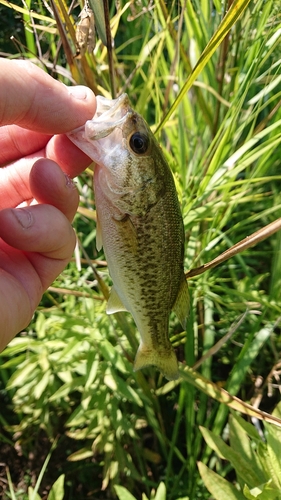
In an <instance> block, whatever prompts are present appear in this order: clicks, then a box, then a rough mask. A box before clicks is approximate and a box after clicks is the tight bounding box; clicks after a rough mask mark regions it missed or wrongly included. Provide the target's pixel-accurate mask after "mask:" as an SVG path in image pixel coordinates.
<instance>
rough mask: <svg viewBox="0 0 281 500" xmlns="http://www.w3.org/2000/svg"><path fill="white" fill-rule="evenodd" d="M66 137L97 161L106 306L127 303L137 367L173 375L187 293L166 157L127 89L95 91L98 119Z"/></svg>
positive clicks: (124, 306)
mask: <svg viewBox="0 0 281 500" xmlns="http://www.w3.org/2000/svg"><path fill="white" fill-rule="evenodd" d="M68 137H69V138H70V139H71V141H72V142H74V144H76V146H78V148H80V149H81V150H82V151H83V152H84V153H86V154H87V155H88V156H89V157H90V158H91V159H92V160H93V161H94V162H95V164H96V165H95V172H94V190H95V203H96V211H97V248H98V250H99V249H100V248H101V247H102V246H103V248H104V253H105V256H106V259H107V263H108V269H109V273H110V276H111V278H112V281H113V287H112V289H111V294H110V297H109V300H108V304H107V313H108V314H112V313H115V312H117V311H125V310H126V311H129V312H130V313H131V314H132V316H133V318H134V320H135V323H136V325H137V328H138V330H139V332H140V337H141V341H140V346H139V348H138V351H137V354H136V358H135V363H134V370H139V369H140V368H143V367H145V366H148V365H154V366H156V367H157V368H158V369H159V370H160V371H161V372H162V373H163V375H164V376H165V377H166V378H167V379H169V380H172V379H176V378H177V377H178V362H177V358H176V355H175V352H174V349H173V347H172V344H171V342H170V340H169V316H170V313H171V311H172V310H174V311H175V312H176V314H177V316H178V318H179V320H180V322H181V323H182V326H183V327H184V328H185V322H186V317H187V313H188V302H189V294H188V289H187V283H186V280H185V276H184V270H183V259H184V228H183V221H182V216H181V211H180V206H179V202H178V198H177V193H176V188H175V184H174V180H173V176H172V173H171V171H170V168H169V166H168V164H167V161H166V159H165V157H164V155H163V153H162V151H161V149H160V147H159V145H158V144H157V142H156V140H155V137H154V135H153V133H152V132H151V130H150V129H149V127H148V125H147V123H146V122H145V120H144V119H143V118H142V117H141V116H140V115H139V114H138V113H136V112H135V111H133V109H132V108H131V107H130V102H129V99H128V96H127V95H126V94H123V95H121V96H120V97H119V98H118V99H115V100H109V99H105V98H104V97H101V96H98V97H97V111H96V114H95V116H94V118H93V119H92V120H89V121H87V122H86V124H85V126H83V127H80V128H79V129H76V130H74V131H73V132H71V133H69V134H68Z"/></svg>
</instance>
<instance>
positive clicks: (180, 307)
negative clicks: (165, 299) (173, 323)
mask: <svg viewBox="0 0 281 500" xmlns="http://www.w3.org/2000/svg"><path fill="white" fill-rule="evenodd" d="M189 307H190V297H189V291H188V285H187V281H186V279H185V276H184V275H183V278H182V282H181V285H180V289H179V292H178V296H177V298H176V300H175V303H174V305H173V308H172V309H173V311H174V312H175V313H176V315H177V317H178V319H179V321H180V323H181V325H182V327H183V328H184V329H186V319H187V316H188V312H189Z"/></svg>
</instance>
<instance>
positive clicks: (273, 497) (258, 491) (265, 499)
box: [243, 480, 281, 500]
mask: <svg viewBox="0 0 281 500" xmlns="http://www.w3.org/2000/svg"><path fill="white" fill-rule="evenodd" d="M271 483H272V481H271V480H269V481H268V482H267V483H265V484H261V485H260V486H256V487H255V488H252V489H251V490H250V489H249V488H248V486H247V485H245V486H244V488H243V493H244V495H245V497H246V498H248V499H249V500H256V499H258V500H280V499H281V491H280V490H279V491H278V490H276V489H274V488H272V487H271Z"/></svg>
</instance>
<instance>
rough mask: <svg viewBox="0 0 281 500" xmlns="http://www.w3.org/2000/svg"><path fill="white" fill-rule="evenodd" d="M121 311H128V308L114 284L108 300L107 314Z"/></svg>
mask: <svg viewBox="0 0 281 500" xmlns="http://www.w3.org/2000/svg"><path fill="white" fill-rule="evenodd" d="M119 311H127V309H126V307H125V306H124V304H123V302H122V300H121V299H120V297H119V295H118V293H117V292H116V290H115V288H114V286H113V287H112V288H111V291H110V295H109V299H108V302H107V306H106V312H107V314H114V313H116V312H119Z"/></svg>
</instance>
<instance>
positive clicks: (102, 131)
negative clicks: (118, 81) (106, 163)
mask: <svg viewBox="0 0 281 500" xmlns="http://www.w3.org/2000/svg"><path fill="white" fill-rule="evenodd" d="M132 114H133V110H132V108H131V105H130V101H129V97H128V95H127V94H122V95H120V97H118V98H117V99H106V98H105V97H103V96H100V95H98V96H97V109H96V113H95V115H94V116H93V118H92V119H91V120H88V121H87V122H86V123H85V125H82V127H78V128H76V129H75V130H72V131H71V132H69V133H68V134H67V137H68V138H69V139H70V140H71V141H72V142H73V143H74V144H75V145H76V146H77V147H78V148H79V149H81V150H82V151H83V152H84V153H85V154H86V155H88V156H89V157H90V158H91V159H92V160H93V161H95V162H97V161H99V160H100V159H101V158H102V156H103V154H104V152H103V151H102V148H103V147H106V148H110V149H111V150H112V148H113V146H112V142H113V141H112V136H111V137H110V143H107V141H106V140H102V141H101V142H98V141H99V140H100V139H104V138H106V137H108V136H109V135H110V134H111V133H113V132H115V139H116V144H117V142H118V141H119V143H120V141H121V140H122V132H121V131H122V126H123V125H124V123H125V122H126V121H127V119H128V118H130V116H131V115H132ZM94 141H97V142H94Z"/></svg>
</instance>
